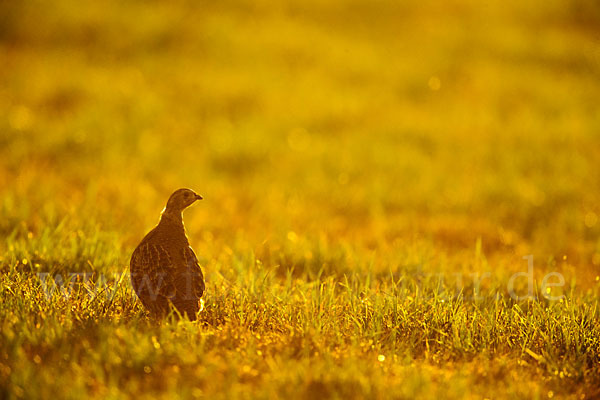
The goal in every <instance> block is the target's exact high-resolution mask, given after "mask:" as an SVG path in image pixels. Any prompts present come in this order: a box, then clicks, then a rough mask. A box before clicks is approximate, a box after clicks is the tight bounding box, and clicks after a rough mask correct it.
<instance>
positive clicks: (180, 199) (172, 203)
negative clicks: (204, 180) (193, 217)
mask: <svg viewBox="0 0 600 400" xmlns="http://www.w3.org/2000/svg"><path fill="white" fill-rule="evenodd" d="M196 200H202V196H200V195H199V194H196V193H195V192H194V191H193V190H190V189H178V190H176V191H175V192H173V194H172V195H171V197H169V201H167V206H166V207H165V211H166V212H174V213H180V212H182V211H183V210H185V209H186V208H188V207H189V206H191V205H192V204H193V203H194V202H195V201H196Z"/></svg>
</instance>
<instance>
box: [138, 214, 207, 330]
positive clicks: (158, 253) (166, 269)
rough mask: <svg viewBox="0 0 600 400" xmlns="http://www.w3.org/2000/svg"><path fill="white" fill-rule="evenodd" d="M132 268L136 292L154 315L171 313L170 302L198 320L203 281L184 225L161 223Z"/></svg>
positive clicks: (145, 242)
mask: <svg viewBox="0 0 600 400" xmlns="http://www.w3.org/2000/svg"><path fill="white" fill-rule="evenodd" d="M130 267H131V268H130V269H131V282H132V285H133V288H134V290H135V292H136V293H137V295H138V296H139V297H140V299H141V300H142V303H143V304H144V306H146V308H148V309H149V310H150V312H151V313H160V314H164V313H165V312H168V303H169V302H170V303H172V304H173V305H174V306H175V307H176V308H177V310H178V311H179V312H180V313H181V314H184V313H185V314H187V315H188V317H189V318H190V319H192V320H193V319H195V316H196V313H197V312H198V310H199V308H200V306H199V300H200V297H201V296H202V294H203V292H204V277H203V275H202V270H201V269H200V266H199V264H198V260H197V258H196V255H195V254H194V252H193V250H192V249H191V247H190V246H189V242H188V239H187V237H186V235H185V230H184V228H183V224H177V223H176V222H173V221H170V220H168V219H161V222H160V223H159V224H158V225H157V226H156V227H155V228H154V229H152V230H151V231H150V232H149V233H148V234H147V235H146V236H145V237H144V239H142V241H141V242H140V244H139V245H138V247H137V248H136V249H135V251H134V252H133V255H132V257H131V263H130ZM165 307H166V309H165Z"/></svg>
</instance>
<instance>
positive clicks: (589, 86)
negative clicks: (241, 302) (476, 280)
mask: <svg viewBox="0 0 600 400" xmlns="http://www.w3.org/2000/svg"><path fill="white" fill-rule="evenodd" d="M599 100H600V5H599V3H598V2H596V1H594V0H573V1H567V0H564V1H563V0H549V1H548V0H546V1H541V0H540V1H537V0H535V1H525V2H524V1H516V0H509V1H496V0H493V1H488V2H481V1H475V0H452V1H444V2H439V1H428V0H425V1H422V0H420V1H412V0H409V1H387V0H369V1H367V0H350V1H341V0H319V1H314V0H302V1H300V0H286V1H284V2H280V3H279V4H272V2H265V1H260V0H252V1H245V0H240V1H227V0H224V1H218V2H205V1H179V0H176V1H171V2H162V1H116V0H107V1H103V2H94V3H87V2H75V1H66V0H56V1H53V2H45V1H35V0H32V1H11V0H3V1H0V236H1V237H2V239H3V240H2V241H1V242H0V250H2V253H3V254H4V258H5V260H12V261H11V262H17V263H22V262H23V260H29V262H30V263H32V264H34V265H35V266H36V267H37V268H39V269H40V270H49V269H52V268H55V266H56V265H57V264H58V263H67V264H68V265H67V266H66V268H69V269H70V268H72V269H74V270H77V269H82V268H87V265H89V263H88V262H85V261H82V260H87V261H91V263H92V264H94V267H95V268H98V269H106V270H118V271H120V270H122V268H124V266H125V265H126V264H127V263H128V259H129V254H130V251H131V250H132V248H133V246H135V245H136V244H137V243H138V241H139V240H140V239H141V237H142V236H143V235H144V234H145V233H146V232H147V231H148V230H149V229H150V228H151V227H152V226H153V225H154V224H155V223H156V222H157V220H158V216H159V212H160V211H161V209H162V207H163V206H164V204H165V203H166V200H167V198H168V196H169V195H170V193H171V192H172V191H173V190H175V189H177V188H179V187H190V188H192V189H194V190H196V191H197V192H198V193H201V194H202V195H203V196H204V197H205V200H204V201H203V202H201V203H200V204H198V205H197V206H196V207H195V208H194V209H192V210H188V211H187V212H186V217H185V221H186V227H187V229H188V233H189V235H190V236H191V242H192V245H193V246H194V247H195V248H196V249H197V253H199V256H200V257H201V259H202V260H201V261H202V262H203V263H205V264H206V263H211V262H213V261H211V260H218V259H219V257H221V256H222V254H228V253H234V254H236V253H244V252H252V253H254V254H256V255H257V257H258V258H259V259H260V260H261V261H262V262H263V263H265V264H269V265H272V266H280V267H281V266H283V267H284V268H292V267H293V268H295V270H296V271H299V273H302V272H303V271H304V272H309V273H312V272H315V271H319V270H321V271H325V273H344V272H347V271H348V270H352V269H356V268H363V267H364V268H366V267H369V268H376V269H378V270H381V271H387V270H390V269H392V270H397V269H398V268H404V267H406V266H407V265H414V264H419V263H421V264H422V263H425V264H428V265H430V266H432V268H439V269H444V268H445V269H455V270H465V271H468V270H472V269H474V268H482V269H489V268H492V269H503V270H506V271H510V270H525V268H526V263H525V262H524V261H523V260H522V257H523V256H525V255H527V254H533V255H534V257H536V260H539V263H540V264H539V265H541V266H542V267H544V268H550V269H553V270H556V269H558V270H560V271H563V272H565V273H568V274H569V276H571V277H575V276H576V277H577V283H578V284H582V285H584V286H585V285H586V283H589V282H593V281H594V280H595V277H596V276H597V275H598V271H599V270H600V222H599V221H598V219H599V218H600V201H599V200H600V168H599V161H598V160H600V112H599V106H598V104H599ZM61 228H63V229H61ZM3 247H4V248H3ZM58 250H60V252H62V253H61V254H62V255H61V256H60V257H62V258H60V259H59V256H58V255H56V254H58V252H59V251H58ZM69 252H71V253H73V256H72V257H71V264H69V261H68V260H69V257H66V258H65V256H64V255H65V254H71V253H69ZM475 252H478V254H485V256H486V257H485V263H488V264H485V265H483V266H482V265H481V264H477V265H475V264H474V262H473V261H472V259H473V257H472V255H473V254H475ZM100 254H105V256H103V257H101V256H100ZM106 254H110V256H106ZM0 257H2V256H0ZM65 260H67V261H65ZM336 260H337V261H339V262H336ZM478 262H480V261H478ZM536 262H538V261H536ZM78 263H79V264H78ZM332 265H333V266H334V267H332ZM403 266H404V267H403ZM328 268H329V270H328ZM209 274H210V272H209Z"/></svg>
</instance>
